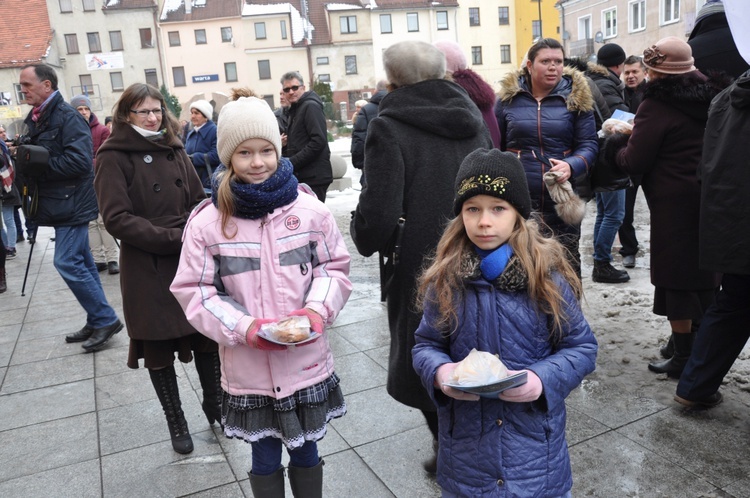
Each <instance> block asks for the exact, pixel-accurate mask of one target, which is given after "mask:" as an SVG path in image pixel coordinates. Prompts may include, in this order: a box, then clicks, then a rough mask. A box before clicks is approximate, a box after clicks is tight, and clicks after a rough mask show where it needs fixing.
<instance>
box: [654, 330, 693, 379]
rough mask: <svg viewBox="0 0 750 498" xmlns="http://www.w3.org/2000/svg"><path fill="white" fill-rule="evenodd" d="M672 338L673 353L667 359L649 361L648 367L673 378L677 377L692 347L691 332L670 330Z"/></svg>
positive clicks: (680, 373)
mask: <svg viewBox="0 0 750 498" xmlns="http://www.w3.org/2000/svg"><path fill="white" fill-rule="evenodd" d="M672 340H673V342H674V355H673V356H672V357H671V358H670V359H668V360H664V361H660V362H655V363H649V364H648V369H649V370H651V371H652V372H656V373H665V374H667V376H668V377H671V378H673V379H679V378H680V375H682V371H683V370H684V369H685V365H687V362H688V359H689V358H690V352H691V351H692V349H693V334H691V333H689V332H688V333H687V334H676V333H674V332H672Z"/></svg>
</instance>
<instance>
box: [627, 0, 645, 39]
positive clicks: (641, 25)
mask: <svg viewBox="0 0 750 498" xmlns="http://www.w3.org/2000/svg"><path fill="white" fill-rule="evenodd" d="M628 10H629V11H630V15H629V16H628V22H629V26H628V31H629V32H631V33H633V32H635V31H643V30H644V29H646V0H635V1H634V2H630V3H629V4H628Z"/></svg>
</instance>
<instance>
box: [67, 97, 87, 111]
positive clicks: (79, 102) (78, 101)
mask: <svg viewBox="0 0 750 498" xmlns="http://www.w3.org/2000/svg"><path fill="white" fill-rule="evenodd" d="M70 105H71V106H73V109H78V108H79V107H81V106H83V105H85V106H86V107H88V108H89V109H91V100H90V99H89V98H88V97H87V96H85V95H76V96H75V97H73V98H72V99H70Z"/></svg>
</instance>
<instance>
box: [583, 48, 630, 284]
mask: <svg viewBox="0 0 750 498" xmlns="http://www.w3.org/2000/svg"><path fill="white" fill-rule="evenodd" d="M596 62H597V64H590V71H589V73H588V75H589V77H590V78H591V79H592V80H593V81H594V83H596V86H598V87H599V90H601V92H602V95H604V99H605V100H606V101H607V105H608V106H609V111H610V112H611V113H613V114H614V112H615V111H616V110H621V111H628V107H627V106H626V105H625V99H624V93H623V92H624V88H625V84H624V83H623V82H622V81H621V80H620V75H621V74H622V70H623V67H624V65H625V64H624V63H625V51H624V50H623V49H622V47H620V46H619V45H617V44H616V43H607V44H606V45H604V46H603V47H602V48H600V49H599V52H598V53H597V54H596ZM624 218H625V190H624V189H623V190H614V191H609V192H597V193H596V224H595V225H594V271H593V273H592V275H591V278H592V279H593V280H594V282H600V283H608V284H616V283H621V282H627V281H628V280H630V275H628V272H627V271H625V270H618V269H617V268H615V267H614V266H612V244H613V243H614V241H615V236H616V235H617V231H618V230H619V229H620V225H622V220H623V219H624Z"/></svg>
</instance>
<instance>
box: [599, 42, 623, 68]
mask: <svg viewBox="0 0 750 498" xmlns="http://www.w3.org/2000/svg"><path fill="white" fill-rule="evenodd" d="M625 59H627V56H626V55H625V51H624V50H623V49H622V47H621V46H619V45H618V44H616V43H606V44H604V45H602V48H600V49H599V51H598V52H597V53H596V63H597V64H601V65H602V66H604V67H612V66H619V65H620V64H622V63H623V62H625Z"/></svg>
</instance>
